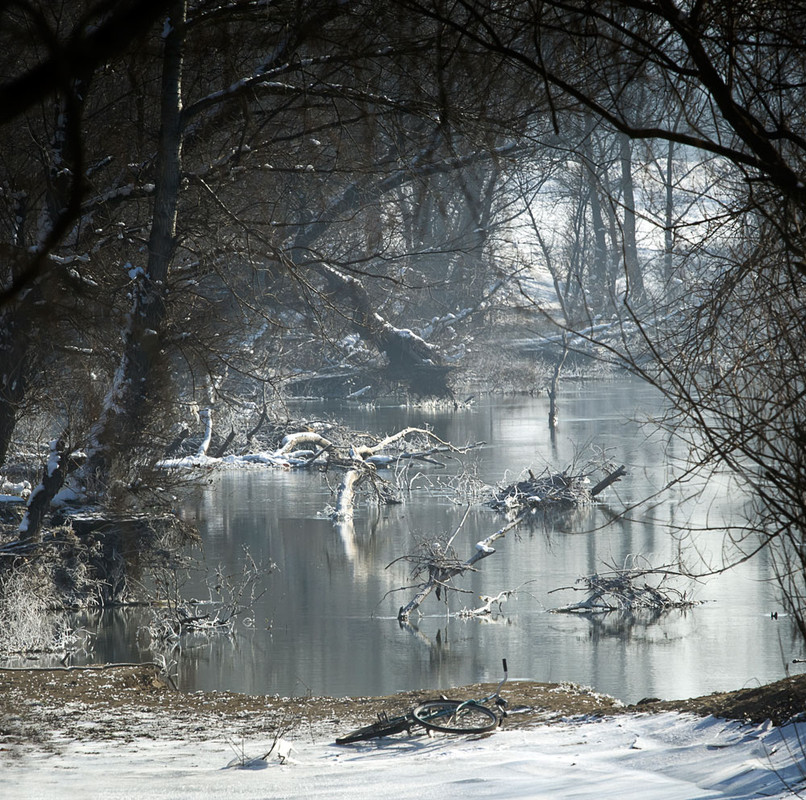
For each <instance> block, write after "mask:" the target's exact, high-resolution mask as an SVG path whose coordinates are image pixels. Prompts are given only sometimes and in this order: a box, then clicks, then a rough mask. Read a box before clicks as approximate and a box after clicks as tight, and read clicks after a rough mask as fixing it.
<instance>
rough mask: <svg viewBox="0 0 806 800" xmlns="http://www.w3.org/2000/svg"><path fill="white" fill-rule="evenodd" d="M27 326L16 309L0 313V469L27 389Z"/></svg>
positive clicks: (28, 331) (28, 340) (28, 339)
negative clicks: (0, 379) (0, 378)
mask: <svg viewBox="0 0 806 800" xmlns="http://www.w3.org/2000/svg"><path fill="white" fill-rule="evenodd" d="M29 327H30V325H29V323H28V322H26V320H24V319H20V318H19V315H18V313H17V311H16V310H15V309H7V310H6V311H5V312H4V313H2V314H0V376H2V381H1V382H0V467H2V465H3V464H4V463H5V460H6V456H7V455H8V449H9V446H10V445H11V438H12V436H13V435H14V428H15V426H16V424H17V414H18V412H19V408H20V405H21V404H22V402H23V401H24V400H25V395H26V391H27V387H28V359H29V353H28V351H29V342H30V330H29Z"/></svg>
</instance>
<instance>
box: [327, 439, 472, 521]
mask: <svg viewBox="0 0 806 800" xmlns="http://www.w3.org/2000/svg"><path fill="white" fill-rule="evenodd" d="M429 442H431V443H433V444H432V446H431V447H429V446H428V443H429ZM481 444H483V443H482V442H477V443H476V444H472V445H467V446H466V447H456V446H455V445H452V444H450V443H448V442H445V441H443V440H442V439H440V438H439V437H438V436H436V435H435V434H434V433H433V432H431V431H429V430H427V429H425V428H411V427H410V428H404V429H403V430H401V431H398V432H397V433H395V434H392V435H391V436H386V437H385V438H384V439H381V441H379V442H377V443H376V444H374V445H368V444H363V445H359V446H357V447H351V448H350V463H349V465H348V469H347V471H346V472H345V474H344V477H343V478H342V480H341V484H340V485H339V490H338V492H337V495H336V508H335V510H334V511H333V513H332V514H331V519H333V520H334V521H339V520H348V519H352V516H353V506H354V503H355V498H356V490H357V489H358V487H359V486H360V485H361V484H362V483H364V482H365V481H369V482H370V483H371V484H372V486H373V489H374V491H375V494H376V496H377V498H378V499H379V500H380V501H381V502H383V503H396V502H400V500H399V498H398V496H397V494H396V493H395V491H394V490H393V489H392V487H391V486H390V485H389V483H388V482H386V481H381V480H380V479H379V477H378V474H377V470H378V469H388V468H392V467H396V466H398V465H399V464H401V463H402V462H405V461H412V460H417V461H422V462H425V463H428V464H435V465H437V466H445V465H444V464H443V463H442V462H441V461H438V460H436V459H435V458H434V457H433V456H434V455H436V454H437V453H447V452H450V453H466V452H467V451H468V450H471V449H473V448H474V447H479V446H480V445H481Z"/></svg>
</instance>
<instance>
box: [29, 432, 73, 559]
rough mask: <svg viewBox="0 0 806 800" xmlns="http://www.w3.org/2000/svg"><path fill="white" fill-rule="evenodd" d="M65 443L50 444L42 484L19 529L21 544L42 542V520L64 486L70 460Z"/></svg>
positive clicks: (32, 493) (33, 494)
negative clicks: (66, 453) (65, 450)
mask: <svg viewBox="0 0 806 800" xmlns="http://www.w3.org/2000/svg"><path fill="white" fill-rule="evenodd" d="M64 447H65V445H64V441H63V440H62V439H58V440H54V441H52V442H51V443H50V452H49V453H48V463H47V464H46V465H45V469H44V472H43V475H42V481H41V483H40V484H39V485H38V486H37V487H36V488H35V489H34V490H33V492H31V496H30V497H29V498H28V507H27V509H26V510H25V516H24V517H23V518H22V522H21V523H20V527H19V537H20V541H21V542H27V543H29V544H35V543H39V542H41V541H42V520H43V519H44V518H45V514H47V512H48V510H49V509H50V503H51V500H53V498H54V497H55V496H56V494H57V493H58V491H59V490H60V489H61V488H62V485H63V484H64V479H65V476H66V475H67V468H68V462H69V459H68V458H67V456H66V455H65V452H64Z"/></svg>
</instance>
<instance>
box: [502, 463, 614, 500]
mask: <svg viewBox="0 0 806 800" xmlns="http://www.w3.org/2000/svg"><path fill="white" fill-rule="evenodd" d="M590 474H591V472H590V471H582V472H579V473H576V474H570V473H569V472H568V470H566V471H564V472H557V473H553V474H552V473H549V472H548V471H546V472H543V473H542V474H541V475H537V476H535V475H534V473H533V472H532V471H531V470H529V471H528V475H529V477H528V478H527V479H525V480H521V481H517V482H515V483H512V484H510V485H509V486H506V487H504V488H502V489H499V490H498V491H497V492H496V493H495V494H494V495H493V497H492V498H491V499H490V500H489V501H488V505H490V506H491V507H492V508H494V509H496V510H497V511H513V510H514V511H519V510H521V509H524V508H530V509H541V510H548V509H549V508H555V509H570V508H576V507H578V506H583V505H586V504H588V503H591V502H592V501H593V498H594V497H596V496H597V495H599V494H601V492H602V491H604V490H605V489H606V488H607V487H608V486H610V485H611V484H613V483H615V482H616V481H618V480H620V479H621V478H622V477H623V476H624V475H626V474H627V470H626V469H625V467H624V466H623V465H622V466H620V467H618V469H615V470H612V471H611V472H609V473H608V474H607V475H606V476H605V477H604V478H603V479H602V480H601V481H599V482H598V483H597V484H596V485H595V486H594V487H593V488H592V489H590V488H588V487H589V483H590Z"/></svg>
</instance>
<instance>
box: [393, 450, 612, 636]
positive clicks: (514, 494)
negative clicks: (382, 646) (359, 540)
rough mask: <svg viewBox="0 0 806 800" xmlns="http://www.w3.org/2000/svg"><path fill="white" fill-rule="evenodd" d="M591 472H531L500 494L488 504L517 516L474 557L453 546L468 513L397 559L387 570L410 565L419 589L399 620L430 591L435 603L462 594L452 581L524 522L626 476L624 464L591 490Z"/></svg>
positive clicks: (574, 504)
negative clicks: (444, 533) (442, 536)
mask: <svg viewBox="0 0 806 800" xmlns="http://www.w3.org/2000/svg"><path fill="white" fill-rule="evenodd" d="M597 469H598V467H597ZM593 472H594V469H593V468H590V469H588V470H587V471H585V470H583V471H580V472H577V473H574V474H572V473H570V472H569V470H565V471H564V472H561V473H554V474H552V473H550V472H548V471H546V472H544V473H543V474H541V475H539V476H535V475H534V473H533V472H532V471H531V470H529V471H528V475H529V477H528V478H527V479H525V480H522V481H518V482H516V483H514V484H511V485H509V486H507V487H505V488H503V489H500V490H499V491H497V492H496V493H495V495H494V496H493V498H492V499H491V500H489V501H488V505H490V506H492V507H493V508H495V509H497V510H501V511H507V512H510V513H512V514H514V515H515V516H514V517H513V519H512V520H511V521H510V522H509V523H507V524H506V525H504V527H503V528H500V529H499V530H497V531H496V532H495V533H493V534H491V535H490V536H488V537H487V538H486V539H482V540H481V541H480V542H477V543H476V546H475V552H474V553H473V554H472V555H471V556H470V557H468V558H466V559H464V560H461V559H460V558H459V557H458V555H457V553H456V550H455V549H454V547H453V540H454V539H455V538H456V535H457V534H458V533H459V531H460V530H461V528H462V526H463V525H464V522H465V520H466V519H467V514H468V513H469V508H468V511H466V512H465V516H464V517H463V518H462V522H461V523H460V524H459V527H458V528H457V529H456V530H455V531H454V532H453V534H452V535H451V536H450V538H449V539H448V540H447V541H446V542H444V543H443V542H440V541H436V542H427V541H423V542H421V543H420V546H419V547H418V550H417V552H415V553H414V554H412V555H406V556H403V557H402V558H400V559H396V560H395V561H393V562H392V563H391V564H389V565H387V569H388V568H389V567H390V566H392V564H394V563H397V561H401V560H402V561H408V562H409V563H411V564H412V569H411V576H412V578H414V579H415V580H416V581H417V583H415V585H414V586H415V588H416V589H417V591H416V594H415V595H414V597H413V598H412V599H411V600H410V601H409V602H408V603H407V604H406V605H404V606H401V607H400V609H399V610H398V614H397V618H398V620H399V621H401V622H403V621H406V620H408V618H409V616H410V614H411V613H412V612H413V611H416V610H417V609H418V608H419V607H420V605H421V604H422V603H423V601H424V600H425V599H426V598H427V597H428V596H429V595H430V594H431V593H432V592H433V593H435V594H436V597H437V599H440V598H441V596H442V594H443V592H447V591H449V590H452V591H458V590H457V588H456V587H455V586H454V585H453V584H452V582H453V580H454V578H457V577H459V576H461V575H464V574H465V573H466V572H472V571H475V565H476V564H478V563H479V562H480V561H481V560H482V559H484V558H487V557H488V556H491V555H492V554H493V553H495V548H494V547H493V546H492V545H493V543H494V542H495V541H497V540H498V539H502V538H503V537H504V536H506V535H507V533H509V532H510V531H511V530H512V529H513V528H515V527H517V526H518V525H519V524H520V523H521V522H523V521H524V520H526V519H528V518H530V517H532V515H533V514H534V513H535V512H536V511H538V510H549V509H558V510H564V509H570V508H576V507H578V506H580V505H584V504H586V503H590V502H592V501H593V498H594V497H596V496H597V495H599V494H601V493H602V492H603V491H604V490H605V489H606V488H607V487H608V486H610V485H612V484H613V483H615V482H616V481H618V480H620V479H621V478H622V477H623V476H624V475H626V474H627V471H626V469H625V467H624V466H623V465H622V466H620V467H617V468H616V469H610V470H609V471H608V472H607V473H606V475H605V476H604V478H602V480H600V481H599V482H598V483H596V484H595V485H594V486H593V488H588V486H589V484H590V475H592V474H593ZM407 588H410V587H407ZM511 594H512V592H511V591H508V592H502V593H499V595H498V596H497V597H494V598H489V602H488V603H486V604H485V606H482V607H481V608H480V609H478V613H479V614H483V613H488V612H489V609H490V608H491V607H492V604H493V603H495V602H497V603H498V604H499V608H500V603H501V602H503V600H505V599H507V598H508V597H509V596H510V595H511ZM476 612H477V610H472V611H471V612H467V613H468V614H469V615H476Z"/></svg>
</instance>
